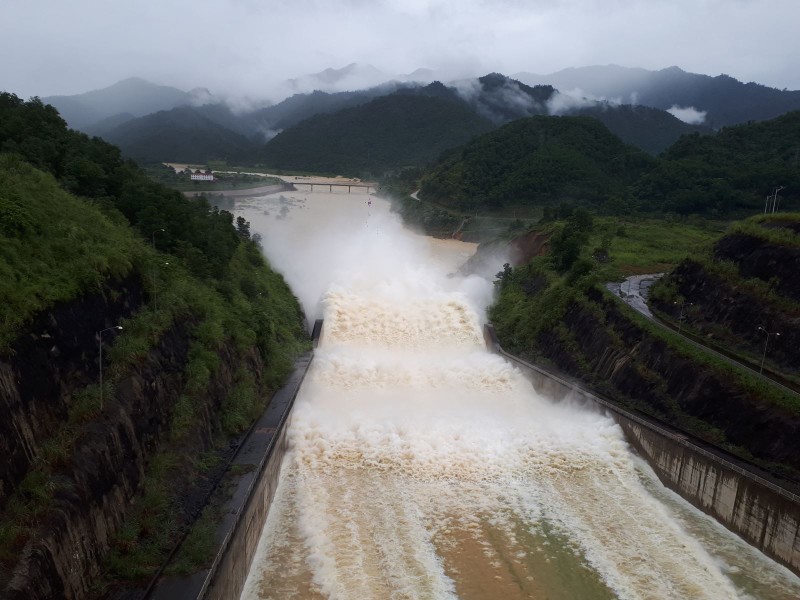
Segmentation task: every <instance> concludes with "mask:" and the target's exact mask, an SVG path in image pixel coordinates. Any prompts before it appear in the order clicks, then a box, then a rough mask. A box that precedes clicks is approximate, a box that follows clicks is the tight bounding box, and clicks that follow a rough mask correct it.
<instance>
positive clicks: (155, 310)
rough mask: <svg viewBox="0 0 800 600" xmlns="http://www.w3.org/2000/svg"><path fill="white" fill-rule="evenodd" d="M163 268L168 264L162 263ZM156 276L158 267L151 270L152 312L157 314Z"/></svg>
mask: <svg viewBox="0 0 800 600" xmlns="http://www.w3.org/2000/svg"><path fill="white" fill-rule="evenodd" d="M163 264H164V265H165V266H166V265H168V264H169V263H168V262H165V263H163ZM157 275H158V266H156V267H155V268H154V269H153V311H154V312H158V281H157V279H156V276H157Z"/></svg>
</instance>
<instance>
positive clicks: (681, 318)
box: [673, 300, 694, 333]
mask: <svg viewBox="0 0 800 600" xmlns="http://www.w3.org/2000/svg"><path fill="white" fill-rule="evenodd" d="M673 304H678V302H677V301H676V302H673ZM687 304H688V305H689V306H694V304H693V303H692V302H686V301H685V300H684V301H683V302H681V303H680V305H681V314H680V316H679V317H678V333H681V332H682V331H683V307H684V306H686V305H687Z"/></svg>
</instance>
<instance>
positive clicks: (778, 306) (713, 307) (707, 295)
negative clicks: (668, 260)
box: [651, 260, 800, 373]
mask: <svg viewBox="0 0 800 600" xmlns="http://www.w3.org/2000/svg"><path fill="white" fill-rule="evenodd" d="M798 272H800V271H798ZM794 279H795V280H797V281H798V282H800V277H797V275H795V277H794ZM665 283H668V284H670V283H671V284H673V285H674V286H675V289H676V291H677V293H678V294H680V295H681V296H682V297H683V298H685V299H686V302H687V303H690V304H691V308H689V309H687V310H685V311H684V317H685V322H686V323H687V324H688V325H689V326H690V327H691V328H692V329H693V330H695V331H697V332H698V333H699V334H700V335H702V336H703V337H705V338H707V339H708V340H709V341H713V342H717V344H718V345H720V346H721V347H722V348H723V349H724V348H725V347H728V348H730V349H732V350H739V349H746V350H747V351H748V352H749V353H750V354H751V355H752V356H754V357H756V358H758V357H760V356H761V353H762V351H763V349H764V342H765V337H764V333H763V332H762V331H760V330H759V329H758V328H759V327H764V328H765V329H767V330H768V331H772V332H780V334H781V335H780V336H777V337H774V336H773V337H771V339H770V342H769V360H770V362H773V363H775V364H777V365H779V366H780V368H781V369H782V370H784V371H785V372H787V373H791V372H793V371H794V372H795V373H796V372H797V369H798V366H800V306H797V307H796V308H795V310H794V311H791V310H787V308H788V307H787V304H788V303H774V302H770V301H768V300H766V299H764V298H761V297H758V296H756V295H755V294H754V293H753V291H752V290H750V289H748V287H747V286H743V285H741V284H740V283H739V282H737V281H730V280H727V279H724V278H722V277H720V276H718V275H716V274H714V273H709V272H708V271H707V270H706V269H705V268H704V266H703V265H702V264H700V263H698V262H695V261H692V260H685V261H683V262H682V263H681V264H680V265H678V267H677V268H676V269H675V270H674V271H673V272H672V273H670V274H669V275H668V276H667V278H666V280H665ZM794 284H795V282H794V281H787V283H786V284H785V286H784V287H786V288H790V287H791V286H793V285H794ZM651 304H652V306H653V307H654V308H656V309H658V310H660V311H661V312H663V313H666V314H668V315H671V316H672V317H673V318H675V319H676V320H677V319H678V317H679V314H678V311H679V307H678V306H675V305H674V304H673V303H671V302H665V301H663V300H660V299H659V298H652V299H651Z"/></svg>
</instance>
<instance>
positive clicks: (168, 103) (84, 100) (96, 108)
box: [42, 77, 192, 130]
mask: <svg viewBox="0 0 800 600" xmlns="http://www.w3.org/2000/svg"><path fill="white" fill-rule="evenodd" d="M191 98H192V96H191V94H190V93H188V92H184V91H182V90H179V89H177V88H174V87H169V86H165V85H156V84H155V83H150V82H149V81H145V80H144V79H140V78H138V77H131V78H129V79H124V80H122V81H118V82H117V83H115V84H114V85H111V86H109V87H107V88H103V89H99V90H92V91H91V92H86V93H83V94H77V95H74V96H49V97H47V98H43V99H42V100H43V102H45V103H47V104H52V105H53V106H55V107H56V108H57V109H58V112H59V113H60V114H61V117H62V118H63V119H64V120H65V121H66V122H67V125H69V126H70V127H72V128H73V129H80V130H83V129H84V128H85V127H88V126H90V125H92V124H94V123H97V122H98V121H102V120H103V119H107V118H108V117H113V116H114V115H118V114H120V113H130V114H131V115H133V116H134V117H142V116H144V115H148V114H150V113H154V112H157V111H160V110H168V109H170V108H174V107H176V106H181V105H182V104H188V103H189V102H190V101H191Z"/></svg>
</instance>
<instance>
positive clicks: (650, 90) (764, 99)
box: [513, 65, 800, 129]
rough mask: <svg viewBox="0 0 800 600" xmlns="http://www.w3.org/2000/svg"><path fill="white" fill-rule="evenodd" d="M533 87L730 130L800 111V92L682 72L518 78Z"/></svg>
mask: <svg viewBox="0 0 800 600" xmlns="http://www.w3.org/2000/svg"><path fill="white" fill-rule="evenodd" d="M513 77H514V78H515V79H519V80H520V81H522V82H524V83H527V84H529V85H552V86H554V87H556V88H558V89H559V90H561V91H562V92H563V91H566V92H568V91H571V90H576V89H577V90H580V91H581V92H583V93H584V94H588V95H591V96H595V97H599V98H606V99H609V100H615V101H617V102H619V103H622V104H641V105H644V106H652V107H654V108H659V109H661V110H669V109H670V108H672V107H673V106H678V107H693V108H695V109H696V110H698V111H705V112H706V113H707V114H706V121H705V124H707V125H709V126H711V127H713V128H715V129H716V128H720V127H724V126H727V125H735V124H738V123H746V122H748V121H763V120H767V119H774V118H775V117H778V116H780V115H782V114H785V113H787V112H790V111H793V110H800V91H791V90H778V89H775V88H770V87H767V86H764V85H761V84H758V83H742V82H741V81H738V80H737V79H734V78H733V77H730V76H728V75H724V74H723V75H717V76H716V77H711V76H709V75H700V74H697V73H688V72H686V71H684V70H682V69H680V68H678V67H674V66H673V67H668V68H666V69H661V70H660V71H648V70H646V69H640V68H628V67H620V66H618V65H606V66H591V67H580V68H569V69H564V70H562V71H558V72H556V73H551V74H550V75H536V74H533V73H525V72H522V73H517V74H515V75H514V76H513Z"/></svg>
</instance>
